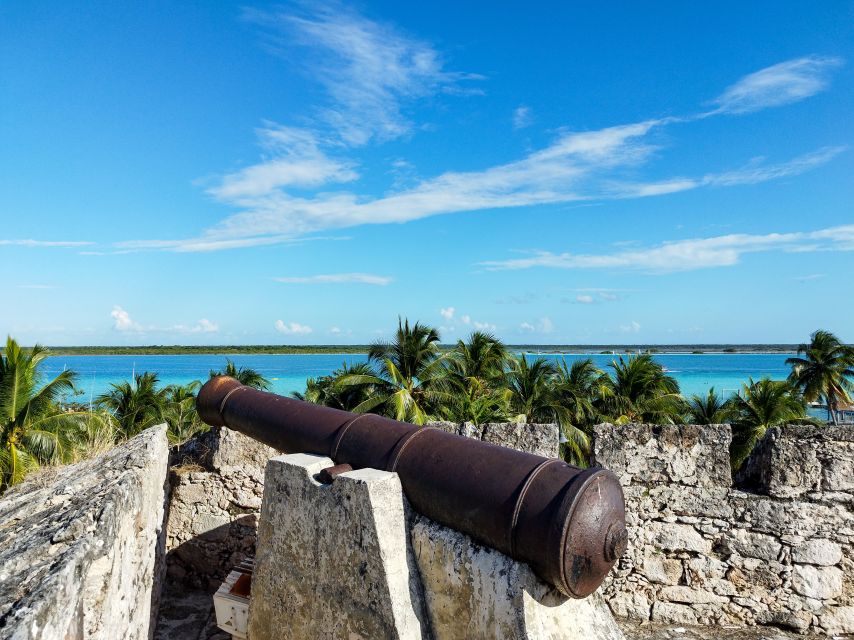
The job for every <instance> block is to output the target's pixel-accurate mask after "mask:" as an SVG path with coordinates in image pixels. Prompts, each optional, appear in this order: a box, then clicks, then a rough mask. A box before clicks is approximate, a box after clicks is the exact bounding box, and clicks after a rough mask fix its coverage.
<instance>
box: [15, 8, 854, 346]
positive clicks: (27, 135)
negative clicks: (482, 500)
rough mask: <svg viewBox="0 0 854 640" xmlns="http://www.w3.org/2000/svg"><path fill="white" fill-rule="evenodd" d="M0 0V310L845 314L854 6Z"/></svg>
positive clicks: (104, 322)
mask: <svg viewBox="0 0 854 640" xmlns="http://www.w3.org/2000/svg"><path fill="white" fill-rule="evenodd" d="M464 4H465V6H461V3H458V2H453V3H452V2H431V3H420V4H417V5H414V4H413V3H399V2H375V3H364V4H359V5H355V4H316V3H305V4H284V5H282V4H275V5H273V4H271V5H265V4H257V5H244V4H232V3H227V2H196V3H166V2H147V3H131V2H127V3H124V2H114V3H107V4H104V3H77V2H46V3H39V4H38V5H37V4H35V3H31V2H15V1H7V2H4V3H3V4H2V5H0V215H2V222H3V224H2V227H0V269H2V273H3V274H4V276H3V278H2V279H0V296H2V299H3V300H4V301H5V303H4V304H3V305H2V306H0V330H3V331H5V332H7V333H10V334H11V335H13V336H14V337H16V338H18V339H19V341H21V342H24V343H28V344H29V343H32V342H35V341H39V342H42V343H46V344H52V345H60V344H175V343H177V344H197V343H198V344H231V343H264V344H268V343H285V344H291V343H294V344H302V343H318V344H328V343H363V342H369V341H373V340H375V339H378V338H381V337H383V336H386V337H387V336H388V335H389V334H390V332H391V330H392V329H393V328H394V325H395V323H396V319H397V316H398V315H404V316H408V317H409V318H410V319H412V320H415V319H419V320H422V321H424V322H427V323H430V324H433V325H435V326H438V327H441V333H442V337H443V339H444V340H446V341H452V340H456V339H457V338H459V337H463V336H465V335H467V334H468V333H469V332H470V331H471V330H472V329H475V328H483V329H487V330H490V331H493V332H494V333H496V334H497V335H498V336H500V337H501V338H503V339H504V340H506V341H507V342H510V343H541V344H546V343H552V344H557V343H593V344H595V343H714V342H800V341H802V340H804V339H806V338H807V336H808V334H809V333H810V332H811V331H813V330H814V329H816V328H819V327H821V328H827V329H830V330H833V331H836V332H837V333H838V334H839V335H840V336H841V337H842V338H844V339H847V340H854V291H853V290H852V285H851V268H852V266H854V253H852V252H854V215H852V203H854V179H852V176H854V149H852V148H851V146H852V131H854V129H852V124H851V120H852V113H854V110H852V106H854V72H852V67H854V3H852V2H848V1H846V2H822V3H801V2H779V1H778V2H753V3H743V2H738V3H736V2H720V3H707V4H705V5H700V4H698V3H677V2H673V3H659V4H657V5H655V6H654V7H652V6H650V5H644V6H640V5H639V4H638V3H629V2H626V3H598V4H597V6H596V7H592V6H590V7H581V6H573V5H574V4H575V5H577V4H578V3H555V5H554V6H551V7H546V6H545V5H540V6H538V7H536V8H532V7H531V6H529V5H525V6H522V5H517V6H515V7H514V6H510V5H509V3H485V4H482V5H480V6H478V5H476V4H474V3H471V4H469V3H464Z"/></svg>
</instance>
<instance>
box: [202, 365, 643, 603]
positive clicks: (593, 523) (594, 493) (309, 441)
mask: <svg viewBox="0 0 854 640" xmlns="http://www.w3.org/2000/svg"><path fill="white" fill-rule="evenodd" d="M196 406H197V408H198V412H199V415H200V416H201V418H202V420H204V421H205V422H206V423H208V424H210V425H213V426H227V427H229V428H230V429H235V430H236V431H240V432H241V433H244V434H245V435H248V436H250V437H252V438H255V439H256V440H259V441H261V442H263V443H265V444H267V445H269V446H271V447H273V448H275V449H278V450H279V451H282V452H285V453H313V454H317V455H323V456H328V457H329V458H331V459H332V460H334V461H335V463H336V464H349V465H351V466H352V467H353V468H356V469H359V468H364V467H372V468H375V469H384V470H386V471H394V472H396V473H397V474H398V476H399V477H400V483H401V485H402V487H403V491H404V493H405V494H406V497H407V499H408V500H409V502H410V504H411V505H412V507H413V508H414V509H415V510H416V511H418V512H419V513H422V514H423V515H425V516H427V517H428V518H431V519H432V520H435V521H436V522H439V523H441V524H443V525H445V526H448V527H451V528H453V529H457V530H458V531H462V532H463V533H466V534H468V535H470V536H471V537H472V538H474V539H476V540H478V541H479V542H482V543H483V544H486V545H488V546H490V547H493V548H495V549H498V550H499V551H501V552H503V553H505V554H507V555H509V556H511V557H512V558H515V559H516V560H520V561H522V562H527V563H528V564H529V565H530V566H531V567H532V568H533V569H534V571H535V572H536V573H537V575H538V576H539V577H540V578H542V579H543V580H545V581H546V582H548V583H549V584H551V585H553V586H555V587H557V589H559V590H560V591H561V592H562V593H564V594H565V595H567V596H571V597H573V598H584V597H585V596H588V595H590V594H591V593H592V592H593V591H595V590H596V588H597V587H598V586H599V585H600V584H601V583H602V581H603V580H604V579H605V576H607V575H608V572H609V571H610V570H611V567H612V566H613V565H614V563H615V562H616V561H617V559H618V558H619V557H620V556H621V555H622V554H623V553H624V552H625V550H626V544H627V533H626V524H625V516H626V514H625V499H624V497H623V491H622V489H621V488H620V483H619V482H618V480H617V478H616V476H614V474H613V473H611V472H610V471H607V470H605V469H602V468H599V467H594V468H590V469H579V468H578V467H573V466H571V465H568V464H566V463H565V462H563V461H561V460H558V459H554V458H551V459H550V458H544V457H542V456H537V455H534V454H531V453H525V452H523V451H517V450H515V449H508V448H506V447H500V446H497V445H493V444H489V443H486V442H482V441H480V440H474V439H471V438H464V437H462V436H457V435H454V434H450V433H446V432H445V431H442V430H440V429H436V428H434V427H418V426H415V425H411V424H406V423H403V422H398V421H396V420H390V419H388V418H383V417H382V416H377V415H373V414H354V413H349V412H347V411H340V410H338V409H332V408H329V407H323V406H319V405H315V404H311V403H308V402H302V401H300V400H294V399H292V398H286V397H284V396H279V395H275V394H273V393H267V392H264V391H258V390H256V389H253V388H251V387H246V386H243V385H241V384H240V383H239V382H238V381H237V380H235V379H233V378H229V377H226V376H220V377H216V378H212V379H211V380H209V381H208V382H207V383H206V384H205V385H204V386H203V387H202V388H201V390H200V391H199V395H198V398H197V399H196Z"/></svg>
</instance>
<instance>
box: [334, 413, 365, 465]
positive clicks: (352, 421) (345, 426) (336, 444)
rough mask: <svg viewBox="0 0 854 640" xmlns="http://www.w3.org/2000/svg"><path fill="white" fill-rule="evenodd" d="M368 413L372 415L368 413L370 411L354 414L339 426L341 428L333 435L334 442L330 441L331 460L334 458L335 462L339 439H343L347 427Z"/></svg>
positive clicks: (339, 444)
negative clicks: (353, 416) (354, 415)
mask: <svg viewBox="0 0 854 640" xmlns="http://www.w3.org/2000/svg"><path fill="white" fill-rule="evenodd" d="M370 415H372V414H370V413H362V414H359V415H358V416H356V417H355V418H353V419H352V420H350V422H348V423H347V424H345V425H344V426H343V427H341V430H340V431H339V432H338V435H337V436H335V442H333V443H332V451H330V452H329V457H330V458H332V459H333V460H335V461H336V462H337V460H336V458H337V457H338V447H339V446H341V441H342V440H343V439H344V436H345V435H346V434H347V429H349V428H350V427H352V426H353V425H354V424H355V423H356V422H357V421H358V420H360V419H361V418H366V417H368V416H370Z"/></svg>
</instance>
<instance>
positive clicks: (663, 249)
mask: <svg viewBox="0 0 854 640" xmlns="http://www.w3.org/2000/svg"><path fill="white" fill-rule="evenodd" d="M770 251H785V252H790V253H791V252H816V251H854V225H842V226H838V227H829V228H826V229H819V230H817V231H804V232H794V233H769V234H765V235H754V234H730V235H725V236H715V237H711V238H695V239H690V240H677V241H671V242H665V243H662V244H659V245H656V246H653V247H648V248H640V249H632V250H623V251H617V252H614V253H609V254H573V253H558V254H556V253H551V252H548V251H542V252H538V253H535V254H533V255H531V256H529V257H524V258H515V259H510V260H496V261H490V262H483V263H481V265H482V266H484V267H486V269H488V270H503V269H530V268H532V267H548V268H555V269H626V270H639V271H646V272H653V273H667V272H675V271H691V270H694V269H705V268H711V267H727V266H732V265H734V264H737V263H738V262H739V260H740V259H741V257H742V256H743V255H744V254H749V253H763V252H770Z"/></svg>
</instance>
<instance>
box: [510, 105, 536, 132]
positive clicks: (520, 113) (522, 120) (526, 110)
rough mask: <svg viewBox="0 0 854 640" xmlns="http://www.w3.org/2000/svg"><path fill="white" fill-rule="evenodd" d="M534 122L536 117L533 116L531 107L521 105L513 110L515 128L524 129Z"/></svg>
mask: <svg viewBox="0 0 854 640" xmlns="http://www.w3.org/2000/svg"><path fill="white" fill-rule="evenodd" d="M533 122H534V118H533V117H532V116H531V108H530V107H526V106H525V105H520V106H518V107H516V108H515V109H514V110H513V128H514V129H524V128H525V127H530V126H531V124H532V123H533Z"/></svg>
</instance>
